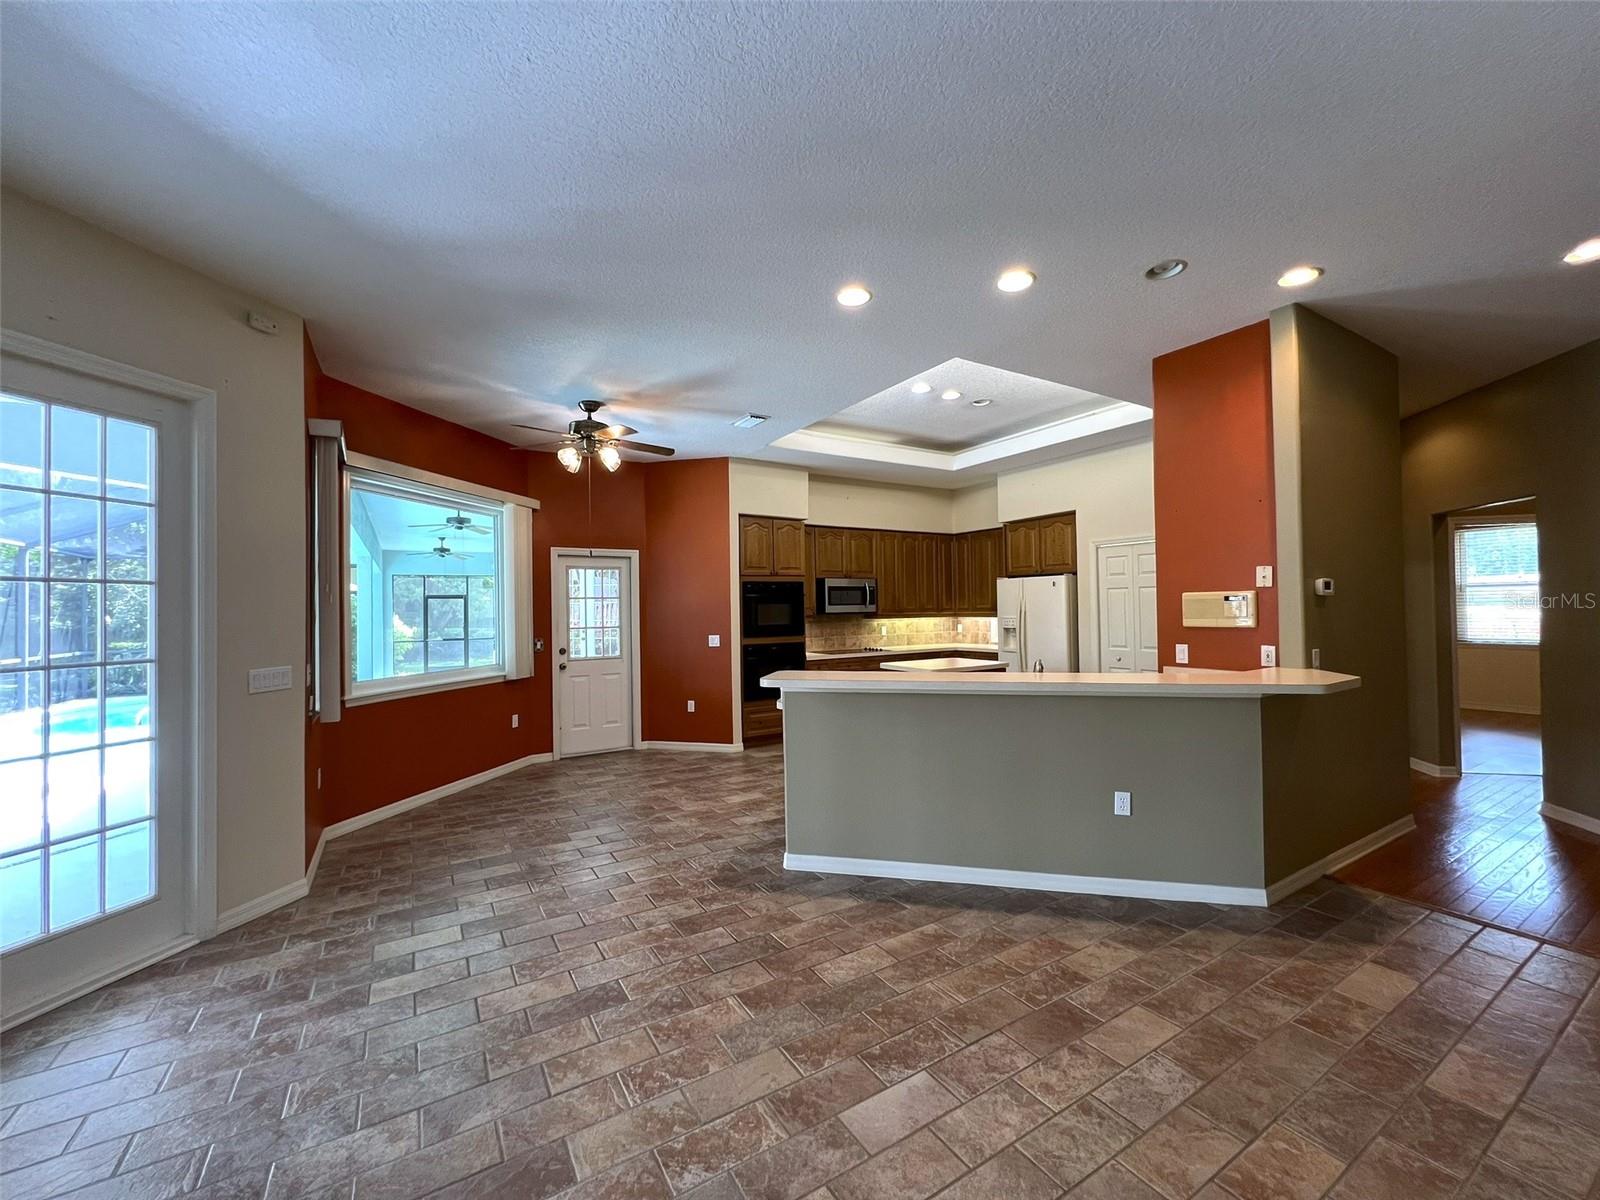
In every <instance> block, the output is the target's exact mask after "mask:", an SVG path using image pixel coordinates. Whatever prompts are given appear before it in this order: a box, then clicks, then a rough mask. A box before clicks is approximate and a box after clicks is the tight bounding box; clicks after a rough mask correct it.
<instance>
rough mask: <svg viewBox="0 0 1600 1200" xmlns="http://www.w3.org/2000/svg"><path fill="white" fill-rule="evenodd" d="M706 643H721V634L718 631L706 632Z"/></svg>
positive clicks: (711, 644) (714, 644) (709, 644)
mask: <svg viewBox="0 0 1600 1200" xmlns="http://www.w3.org/2000/svg"><path fill="white" fill-rule="evenodd" d="M706 645H708V646H720V645H722V635H721V634H720V633H708V634H706Z"/></svg>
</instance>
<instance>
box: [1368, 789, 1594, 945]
mask: <svg viewBox="0 0 1600 1200" xmlns="http://www.w3.org/2000/svg"><path fill="white" fill-rule="evenodd" d="M1412 790H1413V799H1414V808H1415V812H1416V817H1417V828H1416V831H1415V832H1413V833H1409V834H1407V835H1406V836H1405V837H1403V838H1399V839H1397V840H1395V841H1393V842H1390V843H1389V844H1388V845H1387V846H1383V847H1380V848H1379V849H1377V850H1375V851H1373V852H1372V853H1371V854H1369V855H1367V856H1366V857H1365V858H1360V859H1357V860H1356V861H1355V862H1353V863H1351V864H1350V865H1349V866H1347V867H1345V868H1344V869H1343V870H1340V871H1339V872H1337V874H1336V877H1337V878H1338V879H1340V880H1342V881H1344V882H1345V883H1352V884H1358V885H1359V886H1361V887H1367V888H1371V889H1373V890H1374V891H1378V892H1383V893H1385V894H1386V895H1390V896H1396V897H1400V898H1402V899H1406V900H1413V901H1417V902H1419V903H1422V904H1427V905H1429V906H1431V907H1433V908H1438V909H1442V910H1443V911H1445V912H1450V913H1456V914H1458V915H1460V916H1464V917H1470V918H1471V919H1473V920H1476V921H1484V922H1488V923H1490V924H1493V925H1498V926H1500V927H1502V928H1505V929H1511V930H1515V931H1517V932H1520V933H1526V934H1529V935H1531V936H1534V937H1540V938H1544V939H1545V940H1547V941H1551V942H1556V943H1558V944H1560V945H1563V946H1567V947H1570V948H1572V949H1577V950H1582V951H1584V952H1586V953H1590V954H1593V953H1597V952H1600V837H1596V836H1595V835H1593V834H1589V833H1585V832H1583V831H1582V830H1578V829H1574V828H1573V827H1572V826H1570V825H1562V824H1560V823H1558V822H1552V821H1547V820H1545V819H1544V818H1543V817H1541V816H1540V815H1539V805H1540V802H1541V801H1542V799H1543V795H1544V784H1543V780H1541V779H1540V778H1539V777H1538V776H1537V775H1465V776H1463V777H1462V778H1460V779H1432V778H1429V777H1428V776H1426V775H1422V774H1416V773H1414V774H1413V775H1412Z"/></svg>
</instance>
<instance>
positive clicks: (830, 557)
mask: <svg viewBox="0 0 1600 1200" xmlns="http://www.w3.org/2000/svg"><path fill="white" fill-rule="evenodd" d="M811 538H812V547H813V549H812V553H813V556H814V557H813V558H812V562H811V566H812V570H813V572H814V573H815V575H816V577H817V578H818V579H833V578H836V577H838V576H841V575H843V574H844V559H845V551H844V530H842V529H821V528H818V529H813V530H812V531H811Z"/></svg>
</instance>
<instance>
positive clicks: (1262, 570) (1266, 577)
mask: <svg viewBox="0 0 1600 1200" xmlns="http://www.w3.org/2000/svg"><path fill="white" fill-rule="evenodd" d="M1256 586H1257V587H1258V588H1263V587H1271V586H1272V568H1271V567H1257V568H1256Z"/></svg>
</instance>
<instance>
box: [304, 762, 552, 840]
mask: <svg viewBox="0 0 1600 1200" xmlns="http://www.w3.org/2000/svg"><path fill="white" fill-rule="evenodd" d="M553 759H554V756H553V755H551V754H548V753H546V754H529V755H526V756H525V757H523V758H514V759H512V760H511V761H510V762H508V763H501V764H500V765H499V766H498V767H490V768H489V769H488V770H487V771H479V772H478V773H477V774H476V775H468V776H467V777H466V778H465V779H457V780H455V781H454V782H452V783H442V784H440V785H439V786H438V787H436V788H429V789H428V790H427V791H425V792H418V793H417V794H416V795H415V796H407V797H406V798H405V799H404V800H396V801H395V802H394V803H393V804H385V805H384V806H383V807H382V808H375V809H373V810H372V811H371V812H364V813H362V814H361V815H360V816H359V817H350V818H349V819H348V820H344V821H335V822H334V823H333V824H332V825H329V826H328V827H327V828H326V829H324V830H323V831H322V836H323V837H324V838H336V837H343V836H344V835H345V834H347V833H354V832H355V831H356V830H358V829H365V828H366V827H367V826H368V825H376V824H377V823H378V822H379V821H387V820H388V819H389V818H390V817H398V816H399V815H400V814H401V813H403V812H410V811H411V810H412V809H413V808H421V807H422V806H423V805H424V804H432V803H433V802H434V801H435V800H442V799H443V798H444V797H446V796H453V795H455V793H457V792H464V791H466V790H467V789H468V788H469V787H477V786H478V784H480V783H488V782H489V780H491V779H499V778H500V776H502V775H509V774H511V772H513V771H520V770H522V768H523V767H531V766H533V765H534V764H535V763H547V762H551V761H553Z"/></svg>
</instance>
